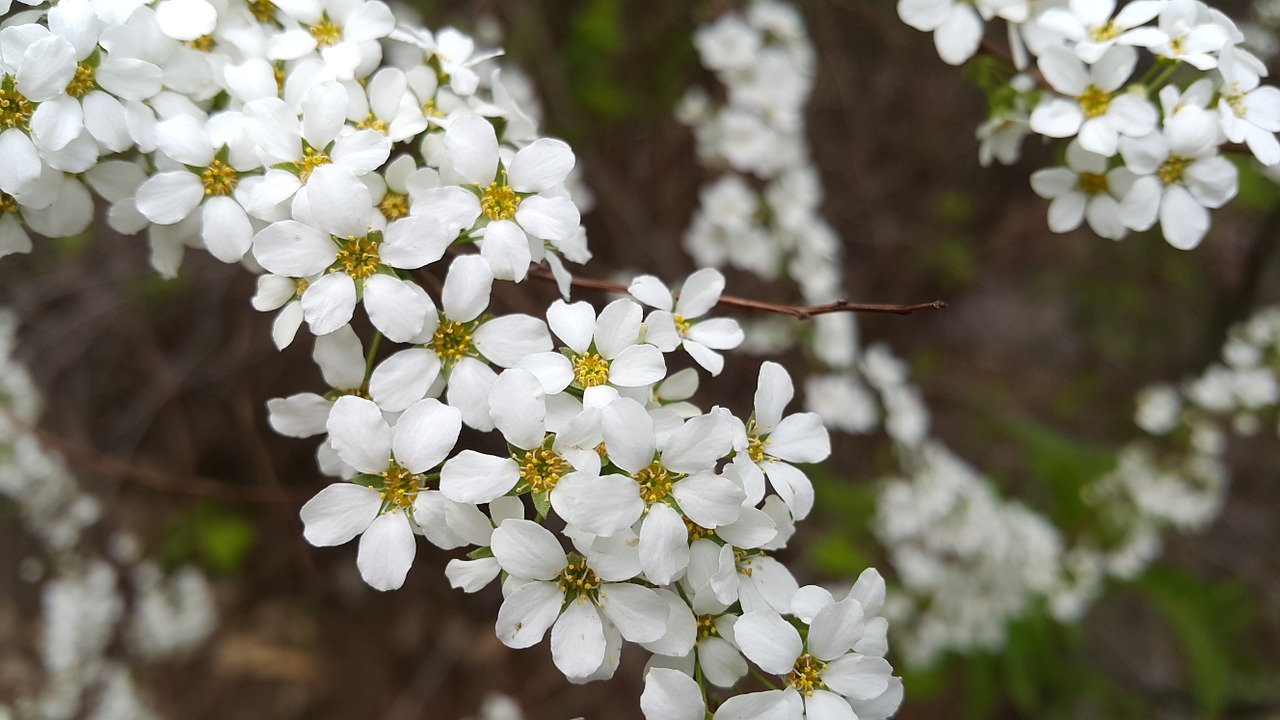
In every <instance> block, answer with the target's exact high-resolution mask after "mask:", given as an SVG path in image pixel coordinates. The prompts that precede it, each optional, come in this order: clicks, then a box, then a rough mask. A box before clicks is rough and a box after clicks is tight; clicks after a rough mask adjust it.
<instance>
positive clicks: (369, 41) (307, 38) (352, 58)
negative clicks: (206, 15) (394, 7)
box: [188, 0, 396, 80]
mask: <svg viewBox="0 0 1280 720" xmlns="http://www.w3.org/2000/svg"><path fill="white" fill-rule="evenodd" d="M188 1H189V0H188ZM274 4H275V5H276V7H278V8H280V9H281V10H282V11H284V13H285V14H286V15H288V17H289V18H291V19H292V20H295V21H296V22H297V23H298V25H300V26H301V27H293V28H290V29H286V30H285V31H284V32H281V33H278V34H276V35H275V36H273V37H272V38H271V40H270V41H269V42H268V44H267V57H268V58H269V59H271V60H297V59H299V58H302V57H305V56H306V55H309V54H311V53H313V52H315V51H316V50H319V51H320V55H321V57H323V58H324V61H325V64H326V65H328V66H329V68H330V69H332V71H333V73H334V75H335V76H336V77H337V79H338V80H350V79H352V78H353V77H355V75H356V73H357V70H358V69H360V68H362V67H363V66H364V65H365V64H366V63H368V62H369V61H370V60H372V61H375V62H376V61H377V60H380V59H381V57H382V54H381V50H380V49H379V47H378V43H377V41H378V40H380V39H381V38H384V37H386V36H388V35H389V34H391V31H392V30H394V29H395V26H396V19H395V16H393V15H392V14H391V8H389V7H387V5H386V3H383V2H380V1H379V0H366V1H364V2H342V1H341V0H281V2H278V3H274Z"/></svg>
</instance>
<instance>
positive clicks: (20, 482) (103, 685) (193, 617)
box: [0, 309, 217, 720]
mask: <svg viewBox="0 0 1280 720" xmlns="http://www.w3.org/2000/svg"><path fill="white" fill-rule="evenodd" d="M16 325H17V323H16V320H15V318H14V316H13V315H12V314H11V313H10V312H9V311H8V310H7V309H3V310H0V498H4V499H5V500H7V501H10V502H12V503H13V505H14V506H15V507H16V508H17V510H18V513H19V515H20V517H21V519H22V522H23V526H24V528H25V529H26V530H27V532H29V533H30V534H31V536H33V537H35V538H36V539H37V540H38V541H39V546H40V548H41V550H42V553H41V556H39V557H37V556H30V557H26V558H24V559H23V562H22V565H21V573H22V576H23V579H25V580H27V581H28V582H38V581H41V580H43V581H44V584H43V587H42V589H41V598H42V607H43V612H42V623H41V624H42V638H41V644H40V648H39V657H40V662H41V664H42V665H43V666H44V670H45V673H46V680H45V682H44V683H43V685H42V687H40V689H39V690H38V691H37V692H32V693H30V694H28V695H25V696H23V697H19V698H16V699H13V700H6V701H5V703H0V717H3V718H10V717H17V718H27V717H32V718H45V719H47V720H69V719H70V718H74V717H131V718H141V719H147V718H153V717H155V715H154V714H153V713H152V711H151V710H150V708H149V707H148V704H147V702H146V701H145V700H144V699H143V697H142V696H141V694H140V693H139V692H138V690H137V688H136V687H135V685H134V682H133V675H132V671H131V666H132V665H135V664H139V663H141V662H145V661H151V660H160V659H164V658H167V657H173V656H176V655H181V654H183V653H185V652H188V651H190V650H192V649H194V648H196V647H198V646H199V645H200V644H201V643H203V642H204V640H205V639H206V638H207V637H208V636H209V634H210V633H211V632H212V631H213V629H214V626H215V625H216V622H217V616H216V612H215V610H214V606H213V596H212V591H211V588H210V587H209V583H208V581H207V580H206V579H205V577H204V575H203V574H201V573H200V572H199V571H198V570H196V569H195V568H192V567H181V568H178V569H177V570H175V571H173V572H172V573H170V574H168V575H166V574H165V573H164V572H163V571H162V570H161V569H160V567H159V566H158V565H156V564H155V563H154V562H152V561H150V560H146V559H144V558H141V557H140V553H139V551H138V547H137V545H138V544H137V541H136V540H135V539H134V538H133V537H132V536H130V535H128V534H127V533H123V532H118V531H117V532H114V533H113V534H111V536H110V537H111V543H110V545H111V547H110V553H109V554H108V555H106V556H104V555H103V553H102V551H101V550H100V549H98V548H96V547H94V546H93V545H94V544H93V543H91V542H89V541H87V540H83V539H82V535H83V534H84V533H85V531H86V530H88V529H90V528H95V526H99V527H96V528H95V529H97V530H106V531H107V532H112V531H111V528H110V527H106V528H103V527H100V525H106V523H100V521H101V519H102V518H101V512H100V509H99V504H98V501H97V500H96V499H95V498H94V497H93V496H91V495H89V494H88V493H86V492H84V490H83V489H82V488H81V487H80V484H79V483H78V482H77V481H76V479H75V477H74V476H73V475H72V474H71V472H70V471H69V470H68V468H67V466H66V464H65V462H64V461H63V459H62V457H61V456H60V455H59V454H57V453H55V452H53V451H52V450H50V449H48V448H47V447H45V445H44V444H43V443H42V441H41V439H40V438H39V437H37V435H36V434H35V432H34V431H33V430H32V428H33V427H34V426H35V424H36V421H37V420H38V419H39V414H40V393H39V391H38V390H37V389H36V387H35V385H34V384H33V383H32V380H31V377H30V376H29V375H28V374H27V371H26V369H25V368H24V367H23V366H22V364H21V363H20V362H18V361H17V360H16V359H15V358H14V357H13V350H14V340H15V330H16ZM117 635H122V636H123V639H124V641H123V642H121V641H120V640H119V639H118V637H117Z"/></svg>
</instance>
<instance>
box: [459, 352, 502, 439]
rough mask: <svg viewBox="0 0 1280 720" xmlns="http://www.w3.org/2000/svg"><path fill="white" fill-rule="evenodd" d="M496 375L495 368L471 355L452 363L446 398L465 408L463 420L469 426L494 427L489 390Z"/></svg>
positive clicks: (485, 430)
mask: <svg viewBox="0 0 1280 720" xmlns="http://www.w3.org/2000/svg"><path fill="white" fill-rule="evenodd" d="M497 378H498V375H497V373H495V372H494V371H493V369H492V368H490V367H489V366H488V365H486V364H484V363H483V362H481V361H479V360H477V359H475V358H472V357H464V358H462V359H461V360H459V361H458V364H457V365H454V366H453V371H452V372H451V373H450V375H449V391H448V395H447V398H448V401H449V404H450V405H452V406H454V407H456V408H458V409H459V410H461V411H462V421H463V422H464V423H466V424H467V427H469V428H474V429H476V430H479V431H481V432H489V431H490V430H492V429H493V418H491V417H489V394H490V392H491V390H492V388H493V381H494V380H496V379H497Z"/></svg>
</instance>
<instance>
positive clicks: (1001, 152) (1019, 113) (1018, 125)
mask: <svg viewBox="0 0 1280 720" xmlns="http://www.w3.org/2000/svg"><path fill="white" fill-rule="evenodd" d="M1030 131H1031V124H1030V122H1029V118H1028V116H1027V113H1026V112H1025V111H1023V110H1016V111H1011V112H1009V113H1006V114H1002V115H995V116H992V117H991V118H989V119H988V120H987V121H986V122H984V123H982V124H981V125H979V126H978V129H977V131H976V132H975V133H974V134H975V135H976V136H977V138H978V141H979V142H978V163H979V164H980V165H982V167H988V166H990V165H991V163H992V161H998V162H999V163H1000V164H1001V165H1012V164H1014V163H1016V162H1018V158H1019V157H1021V155H1022V140H1023V139H1024V138H1026V136H1027V135H1028V134H1029V133H1030Z"/></svg>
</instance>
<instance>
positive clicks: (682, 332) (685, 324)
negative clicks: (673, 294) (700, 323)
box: [672, 315, 693, 338]
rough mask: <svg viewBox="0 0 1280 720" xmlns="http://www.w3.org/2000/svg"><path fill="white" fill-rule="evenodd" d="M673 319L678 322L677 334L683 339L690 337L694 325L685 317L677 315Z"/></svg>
mask: <svg viewBox="0 0 1280 720" xmlns="http://www.w3.org/2000/svg"><path fill="white" fill-rule="evenodd" d="M672 319H673V320H675V322H676V333H677V334H678V335H679V336H680V337H682V338H687V337H689V328H690V327H692V326H693V323H691V322H689V321H688V320H685V319H684V316H683V315H676V316H675V317H674V318H672Z"/></svg>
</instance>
